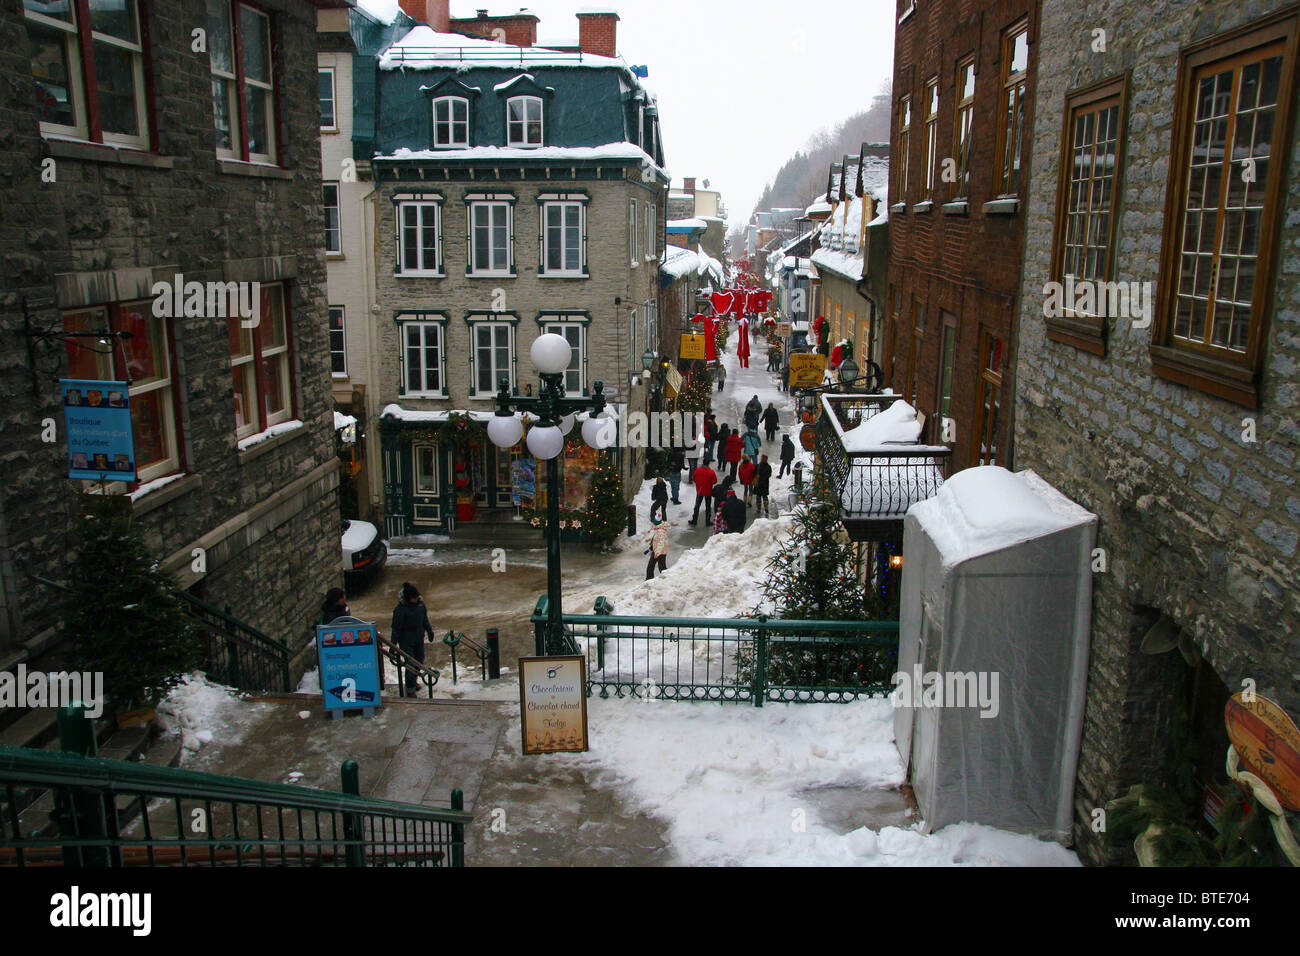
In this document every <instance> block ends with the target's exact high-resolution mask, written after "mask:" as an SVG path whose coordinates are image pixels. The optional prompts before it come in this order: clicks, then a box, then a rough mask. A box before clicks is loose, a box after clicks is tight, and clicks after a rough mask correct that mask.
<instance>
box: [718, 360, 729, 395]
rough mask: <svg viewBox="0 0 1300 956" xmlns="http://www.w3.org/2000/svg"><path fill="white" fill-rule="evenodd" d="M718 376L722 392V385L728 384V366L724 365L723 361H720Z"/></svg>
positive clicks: (719, 389)
mask: <svg viewBox="0 0 1300 956" xmlns="http://www.w3.org/2000/svg"><path fill="white" fill-rule="evenodd" d="M716 378H717V380H718V391H719V392H720V391H722V386H724V385H726V384H727V366H725V365H723V364H722V363H721V362H719V363H718V372H717V376H716Z"/></svg>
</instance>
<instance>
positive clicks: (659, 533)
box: [645, 518, 668, 581]
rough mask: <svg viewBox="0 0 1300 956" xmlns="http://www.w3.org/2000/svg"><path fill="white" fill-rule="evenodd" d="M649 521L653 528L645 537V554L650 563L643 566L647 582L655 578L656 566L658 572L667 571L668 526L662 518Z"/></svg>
mask: <svg viewBox="0 0 1300 956" xmlns="http://www.w3.org/2000/svg"><path fill="white" fill-rule="evenodd" d="M650 521H651V524H652V525H653V527H651V529H650V530H649V531H647V532H646V536H645V544H646V550H645V553H646V554H648V555H650V561H649V562H648V563H647V564H646V566H645V579H646V580H647V581H649V580H650V579H651V578H653V577H654V576H655V565H656V564H657V565H659V570H660V571H667V570H668V525H666V524H664V521H663V519H662V518H651V519H650Z"/></svg>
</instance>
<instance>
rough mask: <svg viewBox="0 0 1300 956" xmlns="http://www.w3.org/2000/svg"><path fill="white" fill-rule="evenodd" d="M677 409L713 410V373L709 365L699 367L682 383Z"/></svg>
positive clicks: (683, 410) (682, 410) (693, 410)
mask: <svg viewBox="0 0 1300 956" xmlns="http://www.w3.org/2000/svg"><path fill="white" fill-rule="evenodd" d="M677 410H678V411H679V412H688V413H697V412H711V411H713V375H712V373H711V372H710V371H709V369H708V367H707V366H705V365H701V366H699V367H697V368H696V369H695V371H694V372H692V373H691V377H690V378H689V379H687V380H686V382H685V384H683V385H682V392H681V394H680V395H678V396H677Z"/></svg>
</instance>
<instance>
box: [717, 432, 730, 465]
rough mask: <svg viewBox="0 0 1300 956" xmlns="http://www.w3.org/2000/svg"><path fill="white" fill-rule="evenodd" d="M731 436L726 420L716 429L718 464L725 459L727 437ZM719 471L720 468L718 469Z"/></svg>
mask: <svg viewBox="0 0 1300 956" xmlns="http://www.w3.org/2000/svg"><path fill="white" fill-rule="evenodd" d="M730 437H731V426H730V425H728V424H727V423H726V422H723V423H722V427H721V428H719V429H718V464H719V465H721V464H722V463H724V462H725V461H726V460H727V439H728V438H730ZM719 471H721V469H719Z"/></svg>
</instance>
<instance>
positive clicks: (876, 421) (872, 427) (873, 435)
mask: <svg viewBox="0 0 1300 956" xmlns="http://www.w3.org/2000/svg"><path fill="white" fill-rule="evenodd" d="M920 437H921V423H920V421H919V420H918V419H917V417H916V409H915V408H913V407H912V406H911V405H909V404H907V402H902V401H899V402H894V403H893V404H892V405H890V406H889V407H888V408H883V409H881V410H880V411H879V412H877V413H876V414H875V415H872V416H871V417H870V418H868V419H866V420H865V421H864V422H862V424H860V425H858V426H857V427H856V428H852V429H850V430H849V431H847V432H845V433H844V450H845V451H874V450H876V449H878V448H880V447H881V446H883V445H914V444H916V441H917V439H919V438H920Z"/></svg>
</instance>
